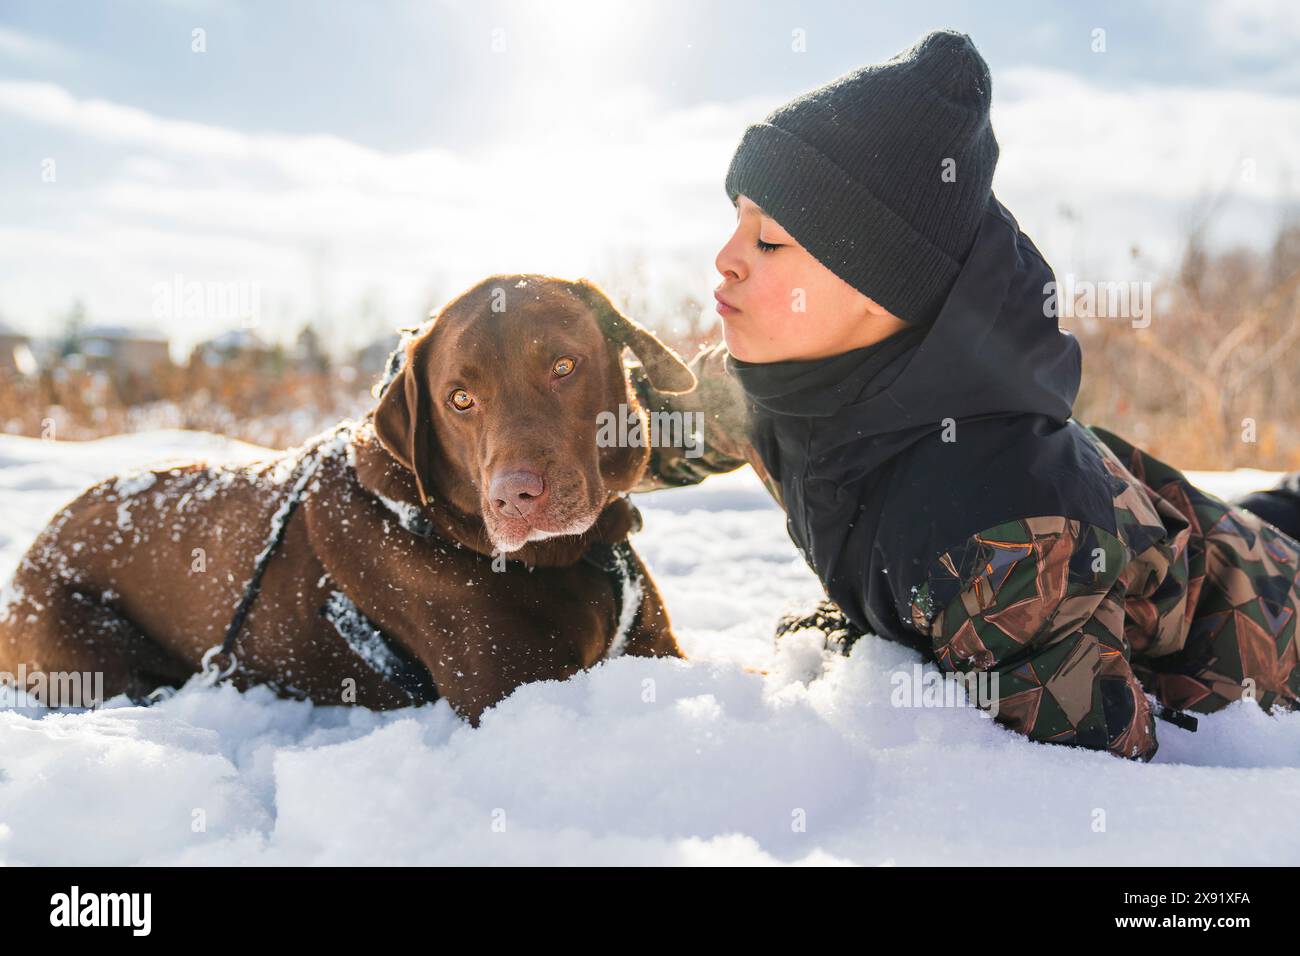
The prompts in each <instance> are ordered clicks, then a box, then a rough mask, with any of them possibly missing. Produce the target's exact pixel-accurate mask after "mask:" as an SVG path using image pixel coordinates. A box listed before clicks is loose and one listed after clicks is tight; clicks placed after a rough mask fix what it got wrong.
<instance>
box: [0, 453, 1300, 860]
mask: <svg viewBox="0 0 1300 956" xmlns="http://www.w3.org/2000/svg"><path fill="white" fill-rule="evenodd" d="M258 451H259V449H256V448H254V447H253V446H248V445H240V444H239V443H236V442H229V441H226V440H224V439H222V438H219V437H217V436H213V435H204V434H198V433H189V432H176V431H172V432H152V433H147V434H134V435H125V436H119V437H115V438H110V439H103V440H100V441H95V442H87V443H84V444H63V443H54V442H41V441H35V440H31V439H23V438H14V437H7V436H0V580H4V581H7V580H8V577H9V575H10V574H11V572H12V570H13V568H14V566H15V565H16V564H17V562H18V560H19V558H20V557H21V555H22V552H23V550H24V549H25V548H26V546H27V544H28V543H29V542H30V541H31V539H32V538H33V537H34V536H35V535H36V533H37V532H38V531H39V529H40V528H41V527H42V526H43V525H44V524H45V522H46V521H47V520H48V519H49V518H50V516H51V515H52V514H53V513H54V512H55V511H56V510H57V509H58V507H59V506H61V505H62V504H63V503H65V502H66V501H67V500H69V499H70V498H72V497H73V496H74V495H75V494H76V493H77V492H78V491H79V490H80V489H81V488H83V487H84V486H86V485H88V484H90V483H91V482H93V481H95V480H98V479H100V478H102V477H105V476H107V475H109V474H111V473H114V472H116V471H120V470H125V469H127V468H130V467H134V466H139V465H144V464H150V463H154V462H156V461H158V460H159V459H161V458H165V457H169V456H174V457H180V458H188V457H198V456H204V457H209V458H213V459H220V458H235V457H247V456H252V455H255V454H257V453H258ZM1193 478H1194V480H1196V481H1198V482H1199V483H1201V484H1203V486H1204V487H1206V488H1208V489H1210V490H1211V491H1214V492H1216V493H1219V494H1224V495H1227V494H1232V493H1235V492H1237V491H1245V490H1249V489H1251V488H1254V487H1265V486H1267V485H1268V484H1271V483H1272V481H1273V480H1274V476H1272V475H1270V474H1268V473H1263V472H1245V471H1238V472H1232V473H1196V474H1194V475H1193ZM638 504H639V505H640V506H641V508H642V511H643V514H644V516H645V520H646V527H645V530H644V531H643V532H642V533H641V534H639V535H638V536H637V537H636V540H635V543H636V546H637V548H638V550H639V551H640V553H641V554H642V556H643V557H644V558H645V560H646V561H647V562H648V564H649V566H650V568H651V570H652V572H653V573H654V575H655V578H656V580H657V581H658V583H659V586H660V587H661V588H662V590H663V592H664V595H665V597H666V599H667V602H668V607H669V609H670V611H671V614H672V617H673V621H674V625H675V628H676V631H677V633H678V636H679V639H680V641H681V644H682V646H683V648H684V650H685V651H686V653H687V654H688V655H689V656H690V658H691V659H690V661H689V662H681V661H660V660H653V661H652V660H643V659H636V658H626V657H625V658H620V659H616V660H614V661H612V662H609V663H606V664H602V665H600V666H598V667H596V668H594V669H593V670H591V671H589V672H587V673H584V674H582V675H579V676H578V677H575V678H574V679H572V680H569V681H566V682H563V683H560V682H550V683H545V684H534V685H529V686H527V687H524V688H521V689H520V690H519V691H517V692H516V693H515V694H514V695H513V696H512V697H510V698H509V699H508V700H506V701H504V702H503V703H502V704H500V705H499V706H498V707H496V708H495V709H494V710H492V711H490V712H489V713H488V714H487V715H486V716H485V718H484V720H483V723H482V726H480V727H479V728H477V729H471V728H470V727H469V726H467V725H465V724H462V723H461V722H460V721H458V720H457V719H456V718H455V717H453V715H452V713H451V712H450V710H449V708H448V707H447V705H446V704H445V703H441V702H440V703H438V704H436V705H429V706H425V707H422V708H418V709H411V710H406V711H399V712H388V713H376V712H371V711H365V710H360V709H356V708H346V707H313V706H311V705H309V704H303V703H297V702H291V701H282V700H277V699H275V698H274V697H273V696H272V695H271V694H270V693H269V692H266V691H265V690H264V689H263V690H256V691H253V692H250V693H248V694H245V695H240V694H238V693H237V692H235V691H233V690H231V689H229V688H219V689H216V690H209V689H202V688H199V687H196V686H194V685H190V686H187V688H186V689H184V690H183V691H182V692H181V693H179V694H177V695H176V696H175V697H173V698H171V699H170V700H168V701H166V702H164V703H161V704H158V705H155V706H153V707H149V708H141V707H133V706H130V705H129V704H127V703H126V702H125V701H124V700H122V699H118V700H115V701H112V702H110V704H109V705H108V706H107V707H105V708H103V709H101V710H99V711H97V712H87V713H49V712H41V711H40V710H39V709H37V710H22V709H3V710H0V861H2V862H5V863H9V864H25V863H42V864H117V863H135V862H140V863H155V864H157V863H162V864H167V863H218V864H237V863H241V864H242V863H253V864H277V863H336V864H389V863H401V864H420V863H453V864H454V863H525V864H531V863H539V864H565V863H773V862H791V863H836V862H844V863H859V864H868V865H872V864H891V863H892V864H1025V863H1045V864H1056V863H1083V864H1106V865H1122V864H1157V863H1158V864H1174V865H1182V864H1297V863H1300V827H1297V826H1296V825H1295V823H1294V821H1293V820H1292V819H1291V816H1290V813H1289V811H1288V810H1287V809H1286V808H1287V807H1294V806H1297V805H1300V714H1296V715H1287V716H1282V717H1269V716H1267V715H1265V714H1263V713H1262V712H1261V711H1260V710H1259V708H1258V707H1256V706H1255V705H1253V704H1239V705H1234V706H1233V707H1232V708H1229V710H1228V711H1225V712H1223V713H1221V714H1218V715H1214V716H1211V717H1202V718H1201V725H1200V730H1199V731H1198V732H1197V733H1194V734H1193V733H1188V732H1186V731H1183V730H1180V729H1178V728H1176V727H1174V726H1173V725H1171V724H1169V723H1166V722H1163V721H1161V722H1159V723H1158V727H1157V729H1158V733H1159V736H1160V752H1159V754H1158V755H1157V756H1156V758H1155V760H1154V761H1153V762H1152V763H1151V764H1146V765H1143V764H1136V763H1130V762H1127V761H1124V760H1120V759H1117V758H1114V757H1110V756H1108V755H1106V754H1101V753H1095V752H1089V751H1084V750H1078V749H1073V748H1065V747H1053V746H1048V745H1042V744H1035V743H1032V742H1030V741H1028V740H1026V739H1025V738H1023V737H1020V736H1018V735H1016V734H1013V733H1011V732H1009V731H1007V730H1005V729H1003V728H1002V727H1001V726H999V725H998V724H996V723H994V722H993V721H991V720H988V719H987V718H985V717H984V716H982V715H981V714H979V713H978V712H977V711H975V710H973V709H971V708H964V707H958V708H897V707H893V706H891V704H890V696H891V689H892V688H891V675H892V674H893V673H895V672H896V671H898V670H899V669H904V670H907V671H909V672H910V670H911V667H912V665H913V663H915V662H916V660H917V658H916V656H915V655H914V654H912V653H911V652H909V651H907V650H905V649H903V648H900V647H897V646H895V645H891V644H889V643H888V642H885V641H882V640H878V639H874V638H866V639H863V640H861V641H859V642H858V643H857V644H856V645H855V647H854V649H853V653H852V654H851V655H850V656H849V657H847V658H845V657H834V656H830V655H827V654H824V653H823V652H822V651H821V649H820V648H819V646H817V645H816V644H815V643H814V642H813V641H812V635H811V634H804V635H796V636H794V637H792V638H791V639H789V640H788V641H786V642H783V644H784V646H783V647H782V649H781V650H780V651H779V652H778V653H774V650H773V646H772V639H771V633H772V627H773V624H774V622H775V620H776V618H777V616H778V615H779V613H780V612H781V611H782V610H785V609H788V608H790V607H792V606H799V605H807V604H810V603H811V602H812V601H814V600H815V599H816V598H817V597H818V596H819V595H820V589H819V587H818V585H817V582H816V580H815V579H814V578H813V576H812V575H811V574H810V573H809V572H808V570H807V569H806V568H805V567H804V565H803V563H802V560H801V559H800V558H799V556H798V554H797V553H796V551H795V550H794V547H793V545H791V544H790V542H789V540H788V539H787V537H786V533H785V526H784V518H783V516H782V514H781V513H780V511H778V510H777V509H776V508H775V506H774V505H773V504H772V503H771V502H770V500H769V499H768V497H767V495H766V493H765V492H764V491H763V490H762V488H761V486H760V485H759V484H758V482H757V480H756V479H755V478H754V477H753V475H752V474H751V473H750V472H748V470H746V471H745V472H742V473H737V474H733V475H726V476H719V477H716V478H713V479H710V480H709V481H707V482H705V483H704V484H703V485H701V486H698V487H696V488H688V489H678V490H673V491H665V492H659V493H657V494H655V495H651V496H645V497H642V498H641V499H639V501H638ZM754 667H759V668H767V669H768V674H767V675H766V676H763V675H760V674H758V673H755V672H754V671H753V670H752V668H754ZM647 678H649V679H652V680H653V686H654V687H655V690H656V693H655V695H654V700H653V701H647V700H646V699H645V694H644V688H645V686H646V684H645V681H646V680H647Z"/></svg>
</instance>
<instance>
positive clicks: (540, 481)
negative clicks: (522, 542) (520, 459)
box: [488, 468, 550, 518]
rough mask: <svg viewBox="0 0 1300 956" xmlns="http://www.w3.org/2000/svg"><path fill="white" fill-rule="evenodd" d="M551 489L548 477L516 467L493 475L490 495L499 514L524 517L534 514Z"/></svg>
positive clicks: (489, 487)
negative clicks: (547, 484) (547, 483)
mask: <svg viewBox="0 0 1300 956" xmlns="http://www.w3.org/2000/svg"><path fill="white" fill-rule="evenodd" d="M549 491H550V489H549V488H548V487H547V486H546V479H545V478H543V477H542V476H541V475H539V474H538V473H537V472H535V471H528V470H526V469H522V468H520V469H516V470H514V471H503V472H499V473H498V474H495V475H493V476H492V482H491V484H489V485H488V497H489V498H490V499H491V500H492V507H493V508H495V509H496V510H497V512H498V513H499V514H503V515H506V516H507V517H510V518H524V517H527V516H528V515H530V514H532V513H533V511H534V510H536V508H537V506H538V505H540V504H541V503H542V502H543V501H545V500H546V496H547V494H548V493H549Z"/></svg>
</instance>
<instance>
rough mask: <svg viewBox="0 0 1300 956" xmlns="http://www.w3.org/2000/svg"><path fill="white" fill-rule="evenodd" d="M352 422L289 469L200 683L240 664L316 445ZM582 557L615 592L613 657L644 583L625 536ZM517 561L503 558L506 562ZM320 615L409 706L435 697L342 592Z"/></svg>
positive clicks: (417, 523) (409, 516) (422, 518)
mask: <svg viewBox="0 0 1300 956" xmlns="http://www.w3.org/2000/svg"><path fill="white" fill-rule="evenodd" d="M352 425H353V423H352V422H342V423H340V424H339V425H337V426H336V427H335V428H333V429H332V430H331V431H329V432H327V433H326V434H325V435H323V436H322V438H321V440H320V441H319V442H317V443H316V444H315V445H314V446H313V447H311V448H309V449H307V450H306V451H304V453H303V454H302V456H301V457H300V459H299V461H298V463H297V464H296V465H295V466H294V470H293V472H292V473H291V478H292V479H293V483H292V486H291V488H290V491H289V495H288V497H287V498H286V499H285V500H284V502H283V503H281V505H280V507H279V508H277V509H276V511H275V513H274V514H273V515H272V516H271V534H270V535H269V537H268V539H267V543H266V545H265V546H264V547H263V548H262V550H261V551H260V552H259V553H258V555H257V559H256V560H255V562H254V564H253V575H252V577H251V578H250V579H249V581H248V584H247V586H246V587H245V588H244V593H243V595H242V596H241V597H240V599H239V603H238V604H237V605H236V606H235V612H234V614H233V616H232V617H231V619H230V623H229V624H228V625H227V627H226V633H225V637H224V639H223V640H222V642H221V643H220V644H215V645H213V646H212V647H210V648H209V649H208V650H207V651H206V652H205V653H204V655H203V661H202V669H203V671H202V673H203V678H202V682H203V683H204V684H205V685H207V686H214V685H216V684H217V683H220V682H221V681H224V680H226V679H227V678H228V677H230V676H231V675H232V674H233V673H234V672H235V670H236V669H237V668H238V666H239V661H238V658H237V657H236V655H235V645H236V644H237V643H238V639H239V632H240V630H241V629H242V628H243V626H244V621H245V620H246V619H247V617H248V613H249V611H250V610H252V607H253V602H254V601H255V600H257V596H258V594H259V593H260V592H261V587H262V577H263V575H264V574H265V573H266V567H267V564H268V563H269V562H270V559H271V555H272V553H273V552H274V551H275V549H276V548H277V547H278V546H279V544H280V542H282V541H283V540H284V536H285V532H286V530H287V529H288V527H289V519H290V518H291V517H292V516H293V513H294V511H296V510H297V508H298V506H299V505H300V504H301V503H302V500H303V498H304V496H305V493H306V490H307V486H308V485H309V484H310V483H311V480H312V478H313V477H315V475H316V472H317V470H318V469H319V468H320V465H321V462H322V461H323V460H324V457H325V456H324V455H322V454H321V453H320V452H321V448H322V447H323V446H326V445H328V444H329V443H331V442H334V441H337V440H338V438H339V436H340V433H341V432H344V431H345V430H348V429H350V428H351V427H352ZM633 516H634V519H635V521H634V528H633V530H637V529H639V528H640V527H641V515H640V512H639V511H637V510H636V508H635V507H633ZM398 523H399V524H400V525H401V526H402V528H403V529H405V530H406V531H408V532H410V533H411V534H414V535H416V536H417V537H420V538H430V537H433V535H434V527H433V522H431V521H430V520H429V518H428V517H427V516H426V515H424V514H422V513H421V512H419V511H418V510H417V509H415V508H411V509H409V510H404V511H403V512H401V513H399V515H398ZM582 560H583V561H585V562H586V563H588V564H590V565H592V566H594V567H596V568H599V569H600V570H601V571H602V572H604V574H605V576H606V578H607V579H608V580H609V583H610V587H611V589H612V590H613V592H614V606H615V608H616V609H617V611H618V621H617V624H616V626H615V631H614V638H613V640H611V641H610V645H609V648H608V650H607V651H606V652H605V659H606V660H609V659H611V658H614V657H618V656H619V655H621V654H622V653H623V651H624V650H625V649H626V646H627V640H628V635H629V633H630V632H631V630H632V626H633V624H634V623H635V622H636V617H637V614H638V612H639V611H640V608H641V599H642V597H643V595H644V584H643V579H642V577H641V575H640V574H638V573H637V571H636V560H635V557H634V555H633V553H632V546H631V545H630V544H629V543H628V541H627V540H626V539H624V540H622V541H619V542H617V543H615V544H606V543H604V542H597V543H595V544H592V545H590V546H589V547H588V548H587V550H586V551H584V552H583V555H582ZM512 564H518V565H519V566H520V567H521V568H522V567H526V566H525V565H524V564H523V563H522V562H517V561H510V560H506V566H507V567H509V566H510V565H512ZM318 614H319V615H320V616H321V617H323V618H324V619H325V620H327V621H329V623H330V624H331V625H332V626H333V628H334V630H335V631H336V632H337V633H338V635H339V636H340V637H341V638H343V640H344V642H345V643H346V644H347V645H348V647H349V648H350V649H351V650H352V652H353V653H354V654H355V655H356V656H357V657H358V658H360V659H361V661H362V662H363V663H364V664H366V666H367V667H369V668H370V669H371V670H373V671H375V672H376V673H377V674H379V675H381V676H382V677H384V678H386V679H387V680H389V681H391V682H392V683H395V684H396V685H397V686H399V687H401V688H402V690H404V691H405V692H406V694H407V695H408V696H409V697H410V698H411V700H412V701H413V702H415V703H427V702H432V701H435V700H437V699H438V698H439V696H440V695H439V693H438V686H437V683H436V682H435V681H434V679H433V675H432V674H431V673H429V669H428V668H427V667H426V666H425V665H424V662H423V661H421V660H420V659H419V658H418V657H416V656H415V655H414V654H411V653H410V652H409V651H408V650H407V649H406V648H405V647H403V646H402V645H401V644H400V643H399V642H398V641H396V640H394V639H393V638H392V637H390V636H389V635H387V634H385V633H384V632H383V630H382V629H381V628H379V627H377V626H376V625H375V624H374V623H373V622H371V621H370V619H369V618H367V617H366V616H365V614H364V613H363V612H362V611H361V609H360V608H358V607H357V606H356V604H355V603H353V601H352V600H351V599H350V598H348V596H347V595H346V594H344V593H343V592H341V591H332V592H331V593H330V595H329V597H328V598H327V599H326V601H325V603H324V604H323V605H322V606H321V608H320V610H319V611H318ZM218 656H221V657H223V658H225V659H226V660H227V661H228V663H227V665H226V666H225V668H221V667H219V666H218V665H217V663H216V661H215V658H216V657H218Z"/></svg>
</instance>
